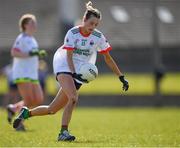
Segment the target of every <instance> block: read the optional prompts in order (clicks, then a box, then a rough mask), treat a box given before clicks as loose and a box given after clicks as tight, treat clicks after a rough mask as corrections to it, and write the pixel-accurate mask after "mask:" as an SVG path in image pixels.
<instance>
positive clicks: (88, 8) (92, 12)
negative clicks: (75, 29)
mask: <svg viewBox="0 0 180 148" xmlns="http://www.w3.org/2000/svg"><path fill="white" fill-rule="evenodd" d="M91 16H94V17H96V18H98V19H101V12H100V11H99V10H98V9H96V8H94V7H93V6H92V2H91V1H89V2H88V3H86V12H85V13H84V19H86V20H88V19H89V18H90V17H91Z"/></svg>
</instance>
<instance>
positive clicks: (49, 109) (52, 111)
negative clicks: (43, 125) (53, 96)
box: [48, 107, 57, 115]
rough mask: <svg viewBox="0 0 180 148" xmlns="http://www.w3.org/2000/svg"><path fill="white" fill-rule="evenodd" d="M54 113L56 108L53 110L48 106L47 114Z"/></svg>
mask: <svg viewBox="0 0 180 148" xmlns="http://www.w3.org/2000/svg"><path fill="white" fill-rule="evenodd" d="M56 113H57V110H54V109H53V108H51V107H48V114H49V115H54V114H56Z"/></svg>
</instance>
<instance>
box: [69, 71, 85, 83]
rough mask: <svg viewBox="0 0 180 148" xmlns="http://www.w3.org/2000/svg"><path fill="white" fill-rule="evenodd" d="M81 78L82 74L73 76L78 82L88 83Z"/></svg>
mask: <svg viewBox="0 0 180 148" xmlns="http://www.w3.org/2000/svg"><path fill="white" fill-rule="evenodd" d="M81 76H82V74H77V73H73V74H72V77H73V78H75V79H77V80H79V81H81V82H84V83H88V81H87V80H86V79H83V78H81Z"/></svg>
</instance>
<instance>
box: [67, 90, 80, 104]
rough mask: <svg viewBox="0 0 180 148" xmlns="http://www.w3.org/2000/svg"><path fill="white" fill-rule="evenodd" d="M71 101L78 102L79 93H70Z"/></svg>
mask: <svg viewBox="0 0 180 148" xmlns="http://www.w3.org/2000/svg"><path fill="white" fill-rule="evenodd" d="M68 98H69V103H73V104H74V103H76V102H77V100H78V95H77V94H76V93H74V94H71V95H69V97H68Z"/></svg>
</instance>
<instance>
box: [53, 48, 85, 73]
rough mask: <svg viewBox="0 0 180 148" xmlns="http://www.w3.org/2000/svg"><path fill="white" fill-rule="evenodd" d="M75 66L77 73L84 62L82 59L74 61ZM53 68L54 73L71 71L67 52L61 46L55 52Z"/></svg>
mask: <svg viewBox="0 0 180 148" xmlns="http://www.w3.org/2000/svg"><path fill="white" fill-rule="evenodd" d="M73 63H74V67H75V70H76V73H78V71H79V69H80V67H81V65H82V64H83V62H81V61H73ZM53 70H54V74H55V75H56V74H57V73H61V72H71V70H70V69H69V65H68V62H67V52H66V50H64V49H61V48H59V49H58V50H57V51H56V53H55V54H54V58H53Z"/></svg>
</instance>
